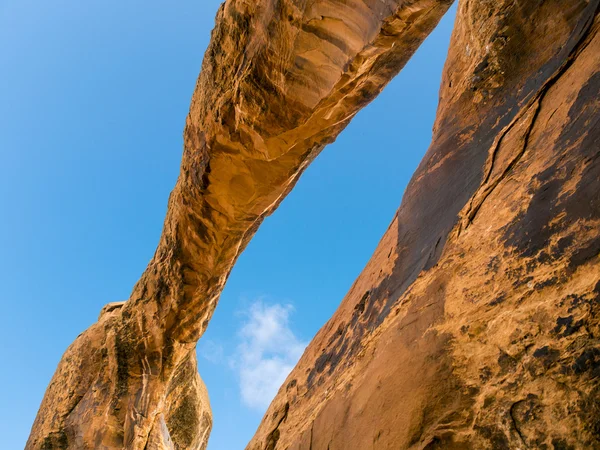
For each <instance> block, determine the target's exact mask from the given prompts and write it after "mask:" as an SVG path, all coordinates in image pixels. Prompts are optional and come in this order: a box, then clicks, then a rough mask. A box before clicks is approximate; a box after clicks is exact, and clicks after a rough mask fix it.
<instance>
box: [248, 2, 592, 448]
mask: <svg viewBox="0 0 600 450" xmlns="http://www.w3.org/2000/svg"><path fill="white" fill-rule="evenodd" d="M598 4H599V2H598V1H597V0H596V1H594V0H592V1H586V0H570V1H566V0H550V1H541V0H540V1H538V0H525V1H518V2H515V1H512V0H498V1H493V2H492V1H467V0H463V1H461V2H460V3H459V9H458V16H457V22H456V26H455V30H454V34H453V37H452V41H451V47H450V53H449V57H448V61H447V63H446V67H445V70H444V75H443V80H442V88H441V92H440V105H439V109H438V116H437V120H436V124H435V129H434V137H433V142H432V144H431V147H430V149H429V151H428V152H427V154H426V156H425V158H424V160H423V161H422V163H421V165H420V166H419V168H418V170H417V171H416V173H415V175H414V176H413V179H412V181H411V183H410V184H409V186H408V188H407V190H406V193H405V195H404V198H403V201H402V205H401V206H400V209H399V211H398V213H397V215H396V217H395V218H394V220H393V222H392V225H391V226H390V227H389V229H388V231H387V232H386V234H385V236H384V237H383V239H382V241H381V242H380V244H379V246H378V248H377V250H376V251H375V253H374V255H373V257H372V259H371V261H370V262H369V263H368V264H367V266H366V268H365V269H364V271H363V273H362V274H361V275H360V276H359V278H358V279H357V281H356V282H355V283H354V285H353V286H352V288H351V290H350V292H349V293H348V294H347V296H346V298H345V299H344V300H343V302H342V304H341V306H340V307H339V309H338V311H337V312H336V313H335V315H334V316H333V318H332V319H331V320H330V321H329V322H328V323H327V324H326V325H325V326H324V327H323V328H322V329H321V331H320V332H319V333H318V334H317V336H316V337H315V339H314V340H313V341H312V342H311V344H310V345H309V347H308V348H307V350H306V352H305V354H304V355H303V357H302V358H301V360H300V362H299V363H298V365H297V367H296V368H295V369H294V370H293V371H292V373H291V374H290V375H289V377H288V379H287V380H286V382H285V383H284V385H283V387H282V388H281V389H280V391H279V393H278V395H277V397H276V399H275V400H274V401H273V403H272V405H271V407H270V408H269V410H268V412H267V414H266V415H265V417H264V419H263V421H262V423H261V425H260V427H259V429H258V431H257V433H256V435H255V437H254V439H253V440H252V441H251V442H250V444H249V445H248V449H250V450H259V449H260V450H263V449H269V448H277V449H289V450H309V449H312V450H326V449H327V450H340V449H357V450H358V449H371V448H373V449H413V448H414V449H417V448H419V449H434V448H440V449H442V448H443V449H478V450H479V449H503V448H506V449H509V448H510V449H520V448H537V449H552V448H554V449H592V448H600V420H599V418H600V414H599V413H600V333H599V332H600V308H599V305H600V297H599V291H600V282H599V280H600V257H599V253H600V123H599V122H600V114H599V109H600V34H599V33H598V30H599V28H600V19H599V16H598ZM291 381H293V388H292V389H290V388H287V387H286V386H291V384H290V382H291ZM282 405H285V407H286V418H285V420H283V421H279V420H278V419H277V417H276V416H275V412H276V411H279V410H280V409H281V407H282ZM275 430H277V432H276V435H277V442H276V445H275V446H273V445H272V444H270V442H272V438H271V437H272V436H273V434H274V431H275Z"/></svg>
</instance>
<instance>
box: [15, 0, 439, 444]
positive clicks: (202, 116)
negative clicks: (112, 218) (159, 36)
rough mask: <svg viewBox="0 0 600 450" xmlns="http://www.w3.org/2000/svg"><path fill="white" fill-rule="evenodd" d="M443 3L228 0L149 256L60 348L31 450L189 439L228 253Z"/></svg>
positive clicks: (233, 254) (199, 418)
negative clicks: (198, 360)
mask: <svg viewBox="0 0 600 450" xmlns="http://www.w3.org/2000/svg"><path fill="white" fill-rule="evenodd" d="M450 4H451V0H412V1H403V0H377V1H372V0H352V1H344V2H339V1H338V0H310V1H309V0H257V1H248V0H228V1H227V2H226V3H225V4H224V5H223V6H222V7H221V9H220V10H219V13H218V17H217V25H216V28H215V30H214V31H213V35H212V41H211V44H210V46H209V48H208V50H207V53H206V57H205V60H204V63H203V67H202V73H201V75H200V78H199V80H198V84H197V87H196V90H195V92H194V95H193V98H192V104H191V108H190V113H189V116H188V118H187V122H186V126H185V132H184V146H185V148H184V155H183V161H182V167H181V173H180V176H179V179H178V182H177V185H176V186H175V189H174V191H173V192H172V194H171V197H170V200H169V207H168V212H167V217H166V220H165V225H164V231H163V235H162V237H161V240H160V243H159V245H158V248H157V251H156V253H155V255H154V258H153V259H152V261H151V262H150V264H149V266H148V268H147V270H146V271H145V273H144V274H143V276H142V277H141V279H140V281H139V282H138V283H137V284H136V286H135V288H134V289H133V292H132V294H131V297H130V298H129V300H128V301H127V302H125V303H124V304H122V305H109V306H108V307H107V308H105V310H104V312H103V314H102V315H101V317H100V319H99V321H98V323H96V324H95V325H93V326H92V327H91V328H89V329H88V330H87V331H85V332H84V333H82V335H80V336H79V337H78V338H77V339H76V341H75V342H74V343H73V344H72V345H71V347H70V348H69V349H68V350H67V352H66V353H65V355H64V356H63V359H62V361H61V362H60V364H59V366H58V369H57V371H56V373H55V375H54V377H53V379H52V381H51V383H50V386H49V387H48V390H47V392H46V395H45V397H44V399H43V401H42V405H41V407H40V411H39V413H38V416H37V418H36V420H35V423H34V425H33V428H32V432H31V435H30V438H29V440H28V443H27V449H54V448H61V449H62V448H70V449H91V448H96V449H113V448H114V449H116V448H119V449H120V448H127V449H136V450H143V449H150V448H151V449H172V448H175V449H198V448H203V447H204V446H205V445H206V439H207V435H208V432H209V430H210V423H211V415H210V409H209V406H208V400H207V397H206V393H205V390H204V387H203V385H202V382H201V381H200V379H199V377H198V374H197V372H196V370H195V369H194V367H195V357H194V352H195V345H196V341H197V340H198V339H199V338H200V336H201V335H202V333H203V331H204V329H205V328H206V325H207V323H208V320H209V319H210V317H211V315H212V312H213V310H214V307H215V304H216V302H217V299H218V297H219V294H220V292H221V290H222V288H223V285H224V283H225V281H226V279H227V276H228V274H229V272H230V270H231V268H232V266H233V264H234V262H235V260H236V259H237V257H238V255H239V254H240V252H241V251H242V250H243V249H244V247H245V246H246V244H247V243H248V241H249V239H250V238H251V237H252V235H253V234H254V233H255V231H256V230H257V228H258V226H259V225H260V223H261V222H262V220H263V219H264V217H265V216H266V215H268V214H270V213H271V212H272V211H273V210H274V209H275V208H276V207H277V206H278V204H279V203H280V202H281V200H282V199H283V197H284V196H285V195H286V194H287V193H288V192H289V190H290V189H291V188H292V187H293V185H294V183H295V182H296V180H297V179H298V177H299V176H300V174H301V173H302V171H303V170H304V169H305V168H306V166H307V165H308V164H309V163H310V162H311V161H312V160H313V159H314V158H315V156H316V155H317V154H318V153H319V152H320V151H321V150H322V149H323V147H324V146H325V145H326V144H328V143H330V142H332V141H333V140H334V139H335V137H336V136H337V134H338V133H339V132H340V131H341V130H342V129H343V128H344V127H345V126H346V125H347V124H348V123H349V121H350V120H351V119H352V117H353V116H354V115H355V114H356V113H357V112H358V111H359V110H360V109H361V108H362V107H363V106H364V105H366V104H367V103H368V102H369V101H371V100H372V99H373V98H374V97H375V96H376V95H377V94H378V93H379V92H380V91H381V90H382V89H383V87H384V86H385V84H386V83H387V82H388V81H389V80H390V79H391V78H392V77H393V76H394V75H395V74H396V73H397V72H398V71H399V70H400V69H401V68H402V66H403V65H404V64H405V63H406V61H407V60H408V59H409V58H410V56H411V55H412V54H413V53H414V51H415V50H416V49H417V47H418V46H419V45H420V43H421V42H422V41H423V39H424V38H425V37H426V36H427V35H428V34H429V32H430V31H431V30H432V29H433V28H434V27H435V25H436V24H437V22H438V21H439V19H440V18H441V16H442V15H443V14H444V13H445V12H446V10H447V9H448V7H449V6H450Z"/></svg>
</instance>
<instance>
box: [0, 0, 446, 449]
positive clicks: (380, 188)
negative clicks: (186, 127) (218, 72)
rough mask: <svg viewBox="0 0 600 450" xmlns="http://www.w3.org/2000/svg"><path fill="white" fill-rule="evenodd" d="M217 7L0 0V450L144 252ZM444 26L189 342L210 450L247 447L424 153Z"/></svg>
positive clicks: (170, 181)
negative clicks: (202, 390) (208, 411)
mask: <svg viewBox="0 0 600 450" xmlns="http://www.w3.org/2000/svg"><path fill="white" fill-rule="evenodd" d="M219 3H220V1H218V0H196V1H190V0H179V1H177V2H174V3H173V2H171V3H167V2H159V1H156V0H148V1H144V2H142V1H140V0H130V1H126V2H124V1H117V0H103V1H86V2H74V1H69V2H68V1H65V0H55V1H52V2H49V1H47V0H44V1H42V0H0V70H1V73H2V78H1V80H2V83H0V99H1V101H0V156H1V163H0V208H1V211H2V216H1V220H0V248H1V251H0V285H1V289H0V302H1V306H2V313H3V321H2V326H1V327H0V343H1V344H0V345H1V346H2V370H0V398H1V399H2V401H0V423H2V424H3V427H2V428H3V430H4V432H3V443H2V448H6V449H9V450H11V449H19V448H23V446H24V443H25V440H26V439H27V436H28V433H29V429H30V427H31V424H32V422H33V419H34V417H35V414H36V411H37V408H38V406H39V403H40V401H41V398H42V396H43V393H44V390H45V388H46V386H47V384H48V382H49V381H50V378H51V376H52V374H53V372H54V369H55V368H56V365H57V363H58V361H59V359H60V357H61V355H62V353H63V351H64V350H65V349H66V348H67V346H68V345H69V344H70V343H71V342H72V341H73V340H74V339H75V337H76V336H77V335H78V334H79V333H80V332H81V331H83V330H84V329H85V328H87V327H88V326H89V325H91V324H92V323H93V322H94V321H95V320H96V318H97V316H98V313H99V311H100V309H101V307H102V306H103V305H104V304H106V303H108V302H112V301H118V300H123V299H126V298H127V297H128V296H129V293H130V291H131V288H132V286H133V284H134V283H135V281H136V280H137V279H138V277H139V276H140V274H141V273H142V272H143V270H144V268H145V266H146V264H147V262H148V261H149V260H150V258H151V256H152V254H153V252H154V249H155V246H156V244H157V242H158V238H159V235H160V232H161V228H162V222H163V219H164V214H165V208H166V204H167V198H168V195H169V192H170V190H171V189H172V187H173V186H174V184H175V180H176V177H177V174H178V170H179V162H180V158H181V152H182V130H183V124H184V120H185V116H186V114H187V110H188V106H189V101H190V98H191V94H192V90H193V88H194V85H195V80H196V77H197V75H198V71H199V69H200V64H201V61H202V56H203V53H204V50H205V48H206V45H207V44H208V39H209V37H210V30H211V29H212V27H213V22H214V16H215V13H216V10H217V8H218V6H219ZM453 18H454V9H453V10H452V12H451V13H450V14H449V15H447V16H446V17H445V18H444V20H443V22H442V24H441V25H440V27H438V29H437V30H436V31H435V32H434V34H433V35H432V36H430V38H429V39H428V41H427V42H426V43H425V44H424V45H423V47H422V48H421V49H420V50H419V52H418V54H417V55H416V56H415V57H414V58H413V60H412V61H411V62H410V63H409V65H408V66H407V67H406V68H405V70H404V71H403V72H402V73H401V74H400V75H399V76H398V77H397V78H396V79H395V80H394V81H393V82H392V83H391V84H390V85H389V86H388V88H387V89H386V90H385V91H384V93H383V94H382V95H381V96H380V97H379V98H378V99H377V100H376V101H375V102H374V103H373V104H371V105H370V106H369V107H368V108H366V109H365V110H364V111H362V112H361V113H360V114H358V116H357V117H356V118H355V120H354V121H353V122H352V124H351V125H350V126H349V127H348V128H347V129H346V130H345V132H344V133H343V134H342V135H341V136H340V137H339V138H338V140H337V142H336V143H335V144H333V145H331V146H329V147H328V148H326V149H325V151H324V152H323V153H322V154H321V156H319V157H318V158H317V160H316V161H315V162H314V164H313V165H312V166H311V167H310V168H309V169H308V170H307V172H306V174H305V175H304V176H303V178H302V179H301V181H300V182H299V183H298V185H297V187H296V189H295V190H294V191H293V192H292V193H291V194H290V195H289V197H288V198H287V199H286V200H285V201H284V202H283V204H282V205H281V207H280V208H279V210H278V211H277V212H276V213H275V214H274V215H273V216H271V217H269V218H268V219H267V220H266V221H265V223H264V224H263V226H262V227H261V229H260V231H259V232H258V234H257V235H256V237H255V238H254V240H253V241H252V242H251V243H250V245H249V246H248V249H247V250H246V251H245V253H244V254H243V255H242V257H241V258H240V260H239V261H238V264H237V265H236V267H235V268H234V270H233V273H232V275H231V278H230V280H229V282H228V284H227V286H226V288H225V291H224V292H223V295H222V297H221V302H220V304H219V306H218V307H217V310H216V313H215V316H214V318H213V320H212V322H211V323H210V325H209V328H208V331H207V333H206V335H205V336H204V338H203V340H202V341H201V343H200V344H199V347H198V348H199V369H200V372H201V375H202V377H203V379H204V380H205V382H206V384H207V386H208V388H209V392H210V397H211V403H212V408H213V413H214V420H215V425H214V429H213V434H212V437H211V441H210V443H209V450H232V449H242V448H244V446H245V444H246V443H247V442H248V440H249V439H250V437H251V436H252V434H253V432H254V430H255V429H256V427H257V425H258V423H259V421H260V419H261V417H262V413H263V411H264V408H265V405H266V404H268V402H269V400H270V398H269V396H270V395H272V392H273V390H274V389H276V384H277V380H279V379H281V377H282V376H284V375H285V373H284V372H285V371H286V370H289V369H290V368H291V367H293V365H294V362H295V360H296V358H297V357H298V356H299V354H300V353H301V351H302V349H303V347H304V345H306V343H307V342H308V341H310V339H311V338H312V336H313V335H314V334H315V333H316V331H317V330H318V329H319V328H320V327H321V326H322V325H323V324H324V323H325V321H326V320H327V319H328V318H329V317H330V316H331V315H332V313H333V312H334V311H335V309H336V307H337V305H338V304H339V302H340V300H341V299H342V297H343V296H344V294H345V293H346V291H347V290H348V289H349V287H350V285H351V284H352V282H353V281H354V279H355V278H356V276H357V275H358V274H359V273H360V271H361V269H362V267H363V266H364V265H365V263H366V262H367V260H368V259H369V257H370V255H371V253H372V251H373V250H374V248H375V246H376V245H377V242H378V240H379V238H380V237H381V236H382V235H383V233H384V231H385V229H386V228H387V226H388V224H389V222H390V221H391V219H392V216H393V214H394V212H395V210H396V208H397V207H398V205H399V203H400V199H401V196H402V192H403V190H404V188H405V186H406V184H407V182H408V180H409V179H410V176H411V174H412V172H413V171H414V169H415V168H416V166H417V164H418V162H419V160H420V159H421V157H422V156H423V154H424V152H425V150H426V149H427V146H428V145H429V140H430V138H431V127H432V124H433V119H434V114H435V109H436V105H437V100H438V90H439V80H440V74H441V69H442V65H443V61H444V59H445V56H446V53H447V46H448V39H449V35H450V31H451V28H452V23H453ZM265 375H266V379H268V380H271V381H272V382H270V383H265V382H263V381H261V380H264V379H265Z"/></svg>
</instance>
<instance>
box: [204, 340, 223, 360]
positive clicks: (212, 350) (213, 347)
mask: <svg viewBox="0 0 600 450" xmlns="http://www.w3.org/2000/svg"><path fill="white" fill-rule="evenodd" d="M198 354H199V355H200V356H202V357H203V358H204V359H206V360H207V361H209V362H211V363H213V364H220V363H222V362H223V360H224V357H223V355H224V353H223V346H222V345H220V344H217V343H216V342H215V341H212V340H210V339H206V340H204V339H202V340H200V343H199V344H198Z"/></svg>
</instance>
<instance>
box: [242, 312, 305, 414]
mask: <svg viewBox="0 0 600 450" xmlns="http://www.w3.org/2000/svg"><path fill="white" fill-rule="evenodd" d="M293 309H294V308H293V307H292V306H291V305H281V304H274V305H265V304H264V303H263V302H262V301H257V302H255V303H253V304H252V305H251V306H250V308H249V311H248V314H247V321H246V322H245V323H244V324H243V326H242V328H241V329H240V331H239V333H238V337H239V339H240V343H239V345H238V347H237V351H236V357H235V362H233V363H232V366H233V367H234V369H235V370H236V371H237V372H238V376H239V381H240V391H241V395H242V401H243V402H244V404H245V405H247V406H249V407H250V408H253V409H257V410H261V411H264V410H265V409H266V408H267V407H268V406H269V403H271V400H272V399H273V397H275V394H277V391H278V390H279V387H280V386H281V385H282V384H283V382H284V381H285V379H286V377H287V376H288V374H289V373H290V371H291V370H292V369H293V368H294V366H295V365H296V362H297V361H298V359H300V356H301V355H302V352H304V349H305V348H306V343H305V342H302V341H300V340H299V339H298V338H297V337H296V335H295V334H294V332H293V331H292V330H291V329H290V325H289V318H290V314H291V313H292V312H293Z"/></svg>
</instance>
